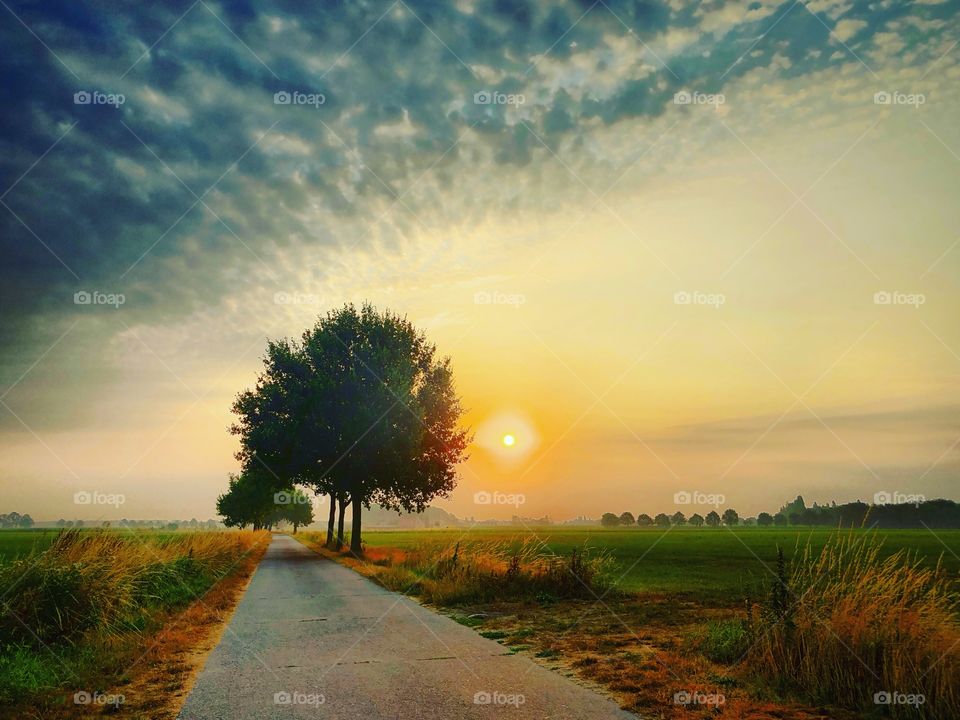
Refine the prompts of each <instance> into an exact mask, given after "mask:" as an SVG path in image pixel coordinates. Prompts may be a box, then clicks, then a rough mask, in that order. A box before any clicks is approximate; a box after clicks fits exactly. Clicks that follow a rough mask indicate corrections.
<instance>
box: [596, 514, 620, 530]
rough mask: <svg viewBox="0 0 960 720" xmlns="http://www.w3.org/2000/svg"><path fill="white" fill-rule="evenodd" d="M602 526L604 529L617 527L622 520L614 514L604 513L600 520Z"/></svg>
mask: <svg viewBox="0 0 960 720" xmlns="http://www.w3.org/2000/svg"><path fill="white" fill-rule="evenodd" d="M600 524H601V525H603V527H616V526H617V525H619V524H620V518H619V517H617V516H616V515H614V514H613V513H604V514H603V516H602V517H601V518H600Z"/></svg>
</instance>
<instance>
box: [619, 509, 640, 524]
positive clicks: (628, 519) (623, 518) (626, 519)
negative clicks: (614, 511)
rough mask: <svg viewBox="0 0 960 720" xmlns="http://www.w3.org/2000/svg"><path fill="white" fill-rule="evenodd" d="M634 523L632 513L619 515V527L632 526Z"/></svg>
mask: <svg viewBox="0 0 960 720" xmlns="http://www.w3.org/2000/svg"><path fill="white" fill-rule="evenodd" d="M634 523H636V520H634V519H633V513H631V512H623V513H620V524H621V525H633V524H634Z"/></svg>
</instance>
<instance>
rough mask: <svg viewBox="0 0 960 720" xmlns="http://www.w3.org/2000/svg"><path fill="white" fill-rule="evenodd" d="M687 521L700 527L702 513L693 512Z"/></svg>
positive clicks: (701, 524)
mask: <svg viewBox="0 0 960 720" xmlns="http://www.w3.org/2000/svg"><path fill="white" fill-rule="evenodd" d="M687 522H689V523H690V524H691V525H693V526H694V527H702V526H703V515H701V514H700V513H694V514H693V515H691V516H690V520H688V521H687Z"/></svg>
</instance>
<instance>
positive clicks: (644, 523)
mask: <svg viewBox="0 0 960 720" xmlns="http://www.w3.org/2000/svg"><path fill="white" fill-rule="evenodd" d="M637 525H639V526H640V527H650V526H651V525H653V518H652V517H650V516H649V515H647V514H646V513H641V514H640V515H637Z"/></svg>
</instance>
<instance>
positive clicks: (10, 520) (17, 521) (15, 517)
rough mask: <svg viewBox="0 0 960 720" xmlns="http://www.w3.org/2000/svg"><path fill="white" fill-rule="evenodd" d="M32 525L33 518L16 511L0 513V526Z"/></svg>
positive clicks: (21, 526)
mask: <svg viewBox="0 0 960 720" xmlns="http://www.w3.org/2000/svg"><path fill="white" fill-rule="evenodd" d="M28 527H33V518H32V517H30V516H29V515H27V514H24V515H21V514H20V513H18V512H11V513H3V514H0V528H28Z"/></svg>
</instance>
